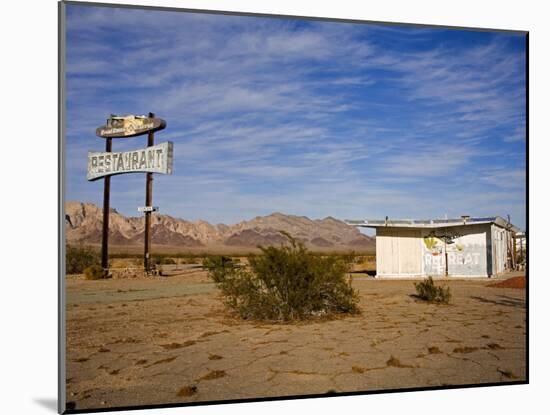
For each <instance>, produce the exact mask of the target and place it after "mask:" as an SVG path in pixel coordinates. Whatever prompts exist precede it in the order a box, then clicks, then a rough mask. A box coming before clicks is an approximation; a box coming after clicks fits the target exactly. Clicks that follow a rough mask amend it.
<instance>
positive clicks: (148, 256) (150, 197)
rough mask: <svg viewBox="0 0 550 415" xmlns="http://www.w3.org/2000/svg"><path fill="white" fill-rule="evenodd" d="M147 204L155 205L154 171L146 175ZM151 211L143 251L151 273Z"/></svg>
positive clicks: (151, 138) (151, 134)
mask: <svg viewBox="0 0 550 415" xmlns="http://www.w3.org/2000/svg"><path fill="white" fill-rule="evenodd" d="M154 117H155V114H153V113H152V112H150V113H149V118H154ZM154 134H155V133H154V132H153V131H149V133H148V134H147V147H152V146H154V145H155V135H154ZM145 206H146V207H149V206H153V173H147V174H146V176H145ZM151 213H152V212H151V211H150V210H146V212H145V245H144V252H143V265H144V267H145V273H146V274H149V272H150V271H151V252H150V251H151Z"/></svg>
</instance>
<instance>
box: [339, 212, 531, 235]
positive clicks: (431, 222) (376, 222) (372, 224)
mask: <svg viewBox="0 0 550 415" xmlns="http://www.w3.org/2000/svg"><path fill="white" fill-rule="evenodd" d="M345 222H346V223H347V224H348V225H351V226H357V227H360V228H373V229H377V228H414V229H441V228H450V227H455V226H471V225H486V224H495V225H497V226H499V227H501V228H504V229H509V230H510V231H513V232H514V233H518V232H521V229H519V228H518V227H517V226H514V225H512V224H511V223H508V221H506V220H505V219H503V218H502V217H500V216H495V217H491V218H470V219H467V220H462V219H421V220H414V219H395V220H380V219H373V220H346V221H345Z"/></svg>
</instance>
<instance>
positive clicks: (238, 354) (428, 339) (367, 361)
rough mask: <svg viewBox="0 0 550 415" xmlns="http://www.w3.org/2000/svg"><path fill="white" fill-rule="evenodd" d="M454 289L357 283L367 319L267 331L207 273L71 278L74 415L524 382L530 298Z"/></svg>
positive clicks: (480, 286) (479, 286)
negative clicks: (443, 301)
mask: <svg viewBox="0 0 550 415" xmlns="http://www.w3.org/2000/svg"><path fill="white" fill-rule="evenodd" d="M493 282H494V281H492V280H486V279H485V280H468V281H464V280H460V281H457V280H453V281H449V282H446V284H448V285H449V286H450V287H451V291H452V294H453V298H452V300H451V304H450V305H434V304H426V303H423V302H419V301H418V300H416V299H415V298H414V297H411V294H413V293H414V292H415V291H414V287H413V282H412V281H408V280H400V281H388V280H374V279H372V278H368V277H356V278H354V282H353V284H354V286H355V288H356V289H357V290H358V291H359V293H360V298H361V302H360V306H361V309H362V313H361V314H360V315H357V316H351V317H345V318H338V319H334V320H329V321H313V322H303V323H298V324H268V323H262V322H253V321H250V322H247V321H241V320H238V319H235V318H232V317H231V316H230V315H229V314H228V313H227V312H226V310H225V309H224V306H223V304H222V301H221V297H220V295H219V292H218V291H217V289H216V288H215V286H214V285H213V284H212V283H211V282H209V280H208V279H207V276H206V273H205V272H204V271H202V270H201V269H198V268H193V267H188V269H186V270H184V271H179V274H178V275H174V276H170V277H155V278H149V279H145V278H139V279H114V280H104V281H85V280H81V279H74V278H68V279H67V401H68V403H69V407H71V408H74V409H90V408H105V407H120V406H133V405H154V404H165V403H185V402H204V401H214V400H228V399H247V398H262V397H276V396H292V395H305V394H325V393H332V392H353V391H374V390H383V389H395V388H414V387H430V386H432V387H433V386H441V385H460V384H473V383H476V384H477V383H492V382H517V381H522V380H525V378H526V323H525V319H526V302H525V290H524V289H511V288H492V287H488V285H489V284H490V283H493Z"/></svg>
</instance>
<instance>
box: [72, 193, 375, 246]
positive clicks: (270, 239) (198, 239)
mask: <svg viewBox="0 0 550 415" xmlns="http://www.w3.org/2000/svg"><path fill="white" fill-rule="evenodd" d="M65 213H66V217H65V219H66V234H67V242H68V243H70V244H79V243H84V244H99V243H100V242H101V229H102V220H103V219H102V218H103V210H102V209H101V208H99V207H97V206H96V205H94V204H92V203H81V202H67V204H66V212H65ZM144 222H145V221H144V219H143V216H141V217H126V216H124V215H121V214H120V213H118V212H117V211H116V210H115V209H111V215H110V217H109V242H110V244H112V245H118V246H140V245H143V238H144ZM280 231H286V232H288V233H289V234H291V235H292V236H293V237H295V238H296V239H298V240H301V241H302V242H304V244H305V245H306V246H307V247H309V248H310V249H313V250H355V251H367V250H369V251H370V250H372V249H373V248H374V243H375V242H374V238H370V237H368V236H366V235H363V234H362V233H360V232H359V231H358V230H357V229H356V228H354V227H353V226H349V225H347V224H346V223H344V222H342V221H340V220H337V219H334V218H332V217H327V218H324V219H316V220H312V219H309V218H307V217H305V216H293V215H285V214H282V213H272V214H271V215H268V216H258V217H255V218H254V219H252V220H248V221H243V222H239V223H237V224H235V225H224V224H217V225H212V224H210V223H208V222H206V221H202V220H198V221H194V222H190V221H187V220H184V219H177V218H173V217H171V216H168V215H162V214H156V213H155V214H153V215H152V243H153V244H156V245H165V246H172V247H181V248H202V249H210V248H212V249H214V248H217V247H224V248H226V249H227V248H238V249H242V248H256V247H257V246H258V245H262V246H269V245H279V244H280V243H282V242H284V241H285V240H286V238H285V237H284V236H283V235H281V234H280Z"/></svg>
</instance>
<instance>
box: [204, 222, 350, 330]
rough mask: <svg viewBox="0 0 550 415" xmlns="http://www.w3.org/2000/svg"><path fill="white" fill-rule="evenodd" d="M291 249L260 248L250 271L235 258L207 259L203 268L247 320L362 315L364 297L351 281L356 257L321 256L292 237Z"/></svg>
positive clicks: (226, 301) (288, 247)
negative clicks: (361, 296) (353, 286)
mask: <svg viewBox="0 0 550 415" xmlns="http://www.w3.org/2000/svg"><path fill="white" fill-rule="evenodd" d="M281 233H282V234H283V235H285V236H286V237H287V238H288V240H289V244H287V245H281V246H279V247H274V246H270V247H259V248H260V249H261V253H260V254H259V255H256V256H251V257H249V267H244V266H238V265H237V264H235V263H234V261H232V260H231V258H229V257H224V256H216V257H209V258H206V259H205V260H204V262H203V266H204V267H205V268H206V269H207V270H208V275H209V277H210V278H211V279H212V280H213V281H214V282H215V283H216V285H217V286H218V288H219V289H220V290H221V292H222V295H223V296H224V299H225V303H226V305H227V306H228V307H229V308H230V309H232V310H233V311H235V312H236V313H237V314H238V315H239V316H240V317H241V318H243V319H255V320H268V321H290V320H303V319H308V318H315V317H320V316H328V315H333V314H340V313H357V312H359V308H358V301H359V298H358V295H357V293H356V291H355V290H354V289H353V288H352V287H351V282H350V281H349V280H348V279H347V278H346V273H347V272H348V271H349V270H350V267H351V264H352V262H353V256H352V255H347V256H325V257H323V256H319V255H314V254H313V253H311V252H310V251H308V250H307V249H306V248H305V246H304V245H303V244H302V243H301V242H298V241H296V239H294V238H292V236H290V235H289V234H287V233H283V232H281Z"/></svg>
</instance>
